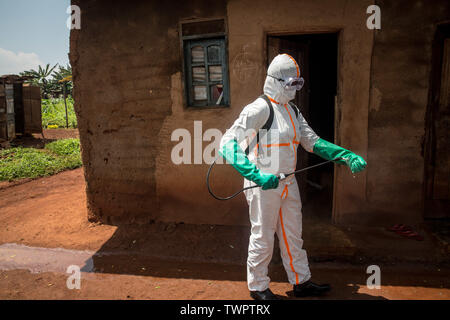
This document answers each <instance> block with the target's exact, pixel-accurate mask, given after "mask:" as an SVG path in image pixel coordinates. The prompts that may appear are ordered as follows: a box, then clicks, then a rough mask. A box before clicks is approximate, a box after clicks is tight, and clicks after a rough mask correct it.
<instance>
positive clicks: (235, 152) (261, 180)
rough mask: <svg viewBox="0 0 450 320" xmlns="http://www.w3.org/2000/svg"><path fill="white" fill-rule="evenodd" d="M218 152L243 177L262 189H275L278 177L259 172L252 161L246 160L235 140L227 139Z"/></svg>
mask: <svg viewBox="0 0 450 320" xmlns="http://www.w3.org/2000/svg"><path fill="white" fill-rule="evenodd" d="M219 154H220V155H221V156H222V157H224V158H225V160H227V161H228V163H230V164H231V165H232V166H233V167H234V168H235V169H236V170H237V171H238V172H239V173H240V174H241V176H243V177H244V178H246V179H247V180H250V181H253V182H254V183H256V184H257V185H258V186H260V187H262V189H263V190H267V189H276V188H277V187H278V182H279V181H278V178H277V176H276V175H273V174H268V173H263V172H261V171H260V170H259V169H258V168H257V167H256V166H255V164H254V163H252V162H250V160H248V158H247V156H246V155H245V153H244V152H243V151H242V149H241V148H240V147H239V145H238V143H237V141H236V140H230V141H228V142H227V143H226V144H225V145H224V146H223V147H222V150H219Z"/></svg>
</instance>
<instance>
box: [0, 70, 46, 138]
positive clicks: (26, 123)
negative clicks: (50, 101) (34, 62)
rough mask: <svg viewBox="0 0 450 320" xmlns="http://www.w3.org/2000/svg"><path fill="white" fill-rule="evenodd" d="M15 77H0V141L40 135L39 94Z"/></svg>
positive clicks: (18, 77)
mask: <svg viewBox="0 0 450 320" xmlns="http://www.w3.org/2000/svg"><path fill="white" fill-rule="evenodd" d="M26 79H27V78H26V77H20V76H17V75H5V76H1V77H0V139H4V140H12V139H14V138H15V137H16V134H22V135H25V134H32V133H42V119H41V92H40V88H39V87H37V86H32V85H30V84H25V83H23V82H24V81H25V80H26Z"/></svg>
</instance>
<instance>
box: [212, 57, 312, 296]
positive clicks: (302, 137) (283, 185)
mask: <svg viewBox="0 0 450 320" xmlns="http://www.w3.org/2000/svg"><path fill="white" fill-rule="evenodd" d="M267 74H268V76H267V77H266V80H265V84H264V94H265V95H266V96H267V97H268V98H269V99H270V101H271V103H272V106H273V110H274V118H273V122H272V125H271V127H270V130H269V131H268V132H267V135H266V136H267V139H263V138H262V139H261V140H260V141H259V143H258V145H256V146H255V147H254V148H253V149H252V150H250V152H249V155H248V159H249V160H250V161H251V162H252V163H254V164H255V165H256V166H257V167H258V168H259V169H260V170H261V171H262V172H264V173H270V174H274V175H278V174H280V173H289V172H292V171H295V169H296V164H297V147H298V145H299V144H301V145H302V147H303V148H304V149H305V150H307V151H308V152H313V148H314V145H315V143H316V142H317V140H318V139H319V137H318V136H317V135H316V133H315V132H314V131H313V130H312V129H311V128H310V127H309V126H308V124H307V122H306V121H305V119H304V118H303V116H302V114H301V113H300V112H298V116H297V117H296V113H295V112H294V109H293V108H292V107H291V106H290V105H289V104H288V102H289V101H290V100H292V99H294V98H295V93H296V91H295V90H292V89H291V90H289V89H286V88H285V87H283V85H282V82H280V81H279V80H277V79H287V78H298V77H300V68H299V66H298V64H297V62H296V61H295V60H294V59H293V58H292V57H291V56H289V55H287V54H281V55H278V56H276V57H275V58H274V59H273V61H272V63H271V64H270V66H269V68H268V70H267ZM269 110H270V109H269V107H268V105H267V103H266V101H265V100H264V99H262V98H258V99H256V100H255V101H254V102H252V103H250V104H249V105H247V106H245V107H244V109H243V110H242V112H241V114H240V115H239V118H238V119H237V120H236V121H235V122H234V124H233V125H232V126H231V128H230V129H228V130H227V132H226V133H225V135H224V136H223V138H222V140H221V143H220V148H221V149H222V147H223V146H224V145H225V144H226V143H227V142H228V141H230V140H233V139H235V140H236V141H237V142H238V143H239V144H240V146H241V148H242V150H245V148H246V146H247V145H248V144H249V142H250V140H251V139H249V138H248V135H246V134H245V132H246V131H247V130H254V131H257V130H259V129H260V128H261V127H262V126H263V125H264V124H265V123H266V121H267V119H268V118H269V113H270V111H269ZM267 163H270V165H267ZM249 185H253V183H252V182H251V181H249V180H247V179H245V180H244V186H245V187H247V186H249ZM245 195H246V198H247V202H248V205H249V214H250V222H251V236H250V243H249V248H248V260H247V282H248V288H249V290H250V291H264V290H266V289H267V288H269V282H270V278H269V277H268V276H267V273H268V265H269V263H270V260H271V258H272V252H273V245H274V234H275V232H276V233H277V236H278V238H279V241H280V242H279V245H280V250H281V257H282V260H283V265H284V268H285V270H286V273H287V275H288V279H289V282H290V283H291V284H293V285H296V284H301V283H304V282H306V281H308V280H309V279H310V277H311V274H310V270H309V265H308V258H307V255H306V251H305V250H304V249H303V248H302V246H303V240H302V214H301V207H302V204H301V200H300V193H299V189H298V185H297V182H296V179H295V176H294V175H292V176H290V177H288V178H287V179H285V180H281V181H280V183H279V185H278V187H277V188H276V189H269V190H262V189H261V188H253V189H249V190H246V193H245Z"/></svg>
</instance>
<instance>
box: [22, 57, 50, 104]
mask: <svg viewBox="0 0 450 320" xmlns="http://www.w3.org/2000/svg"><path fill="white" fill-rule="evenodd" d="M57 65H58V64H55V65H54V66H53V67H50V64H49V63H47V65H46V66H45V68H42V67H41V66H39V68H38V70H37V71H36V70H34V69H31V70H27V71H24V72H21V73H20V75H21V76H28V77H31V79H30V80H28V81H26V82H28V83H31V84H33V85H37V86H39V87H41V95H42V97H43V98H48V97H49V96H50V95H51V94H52V91H53V90H54V89H55V84H54V82H52V80H49V79H48V78H49V77H50V76H51V74H52V72H53V70H54V69H55V68H56V66H57Z"/></svg>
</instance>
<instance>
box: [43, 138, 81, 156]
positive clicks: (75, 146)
mask: <svg viewBox="0 0 450 320" xmlns="http://www.w3.org/2000/svg"><path fill="white" fill-rule="evenodd" d="M45 149H48V150H50V151H52V152H54V153H56V154H57V155H59V156H64V155H71V154H80V140H78V139H62V140H57V141H53V142H50V143H47V144H46V145H45Z"/></svg>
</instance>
